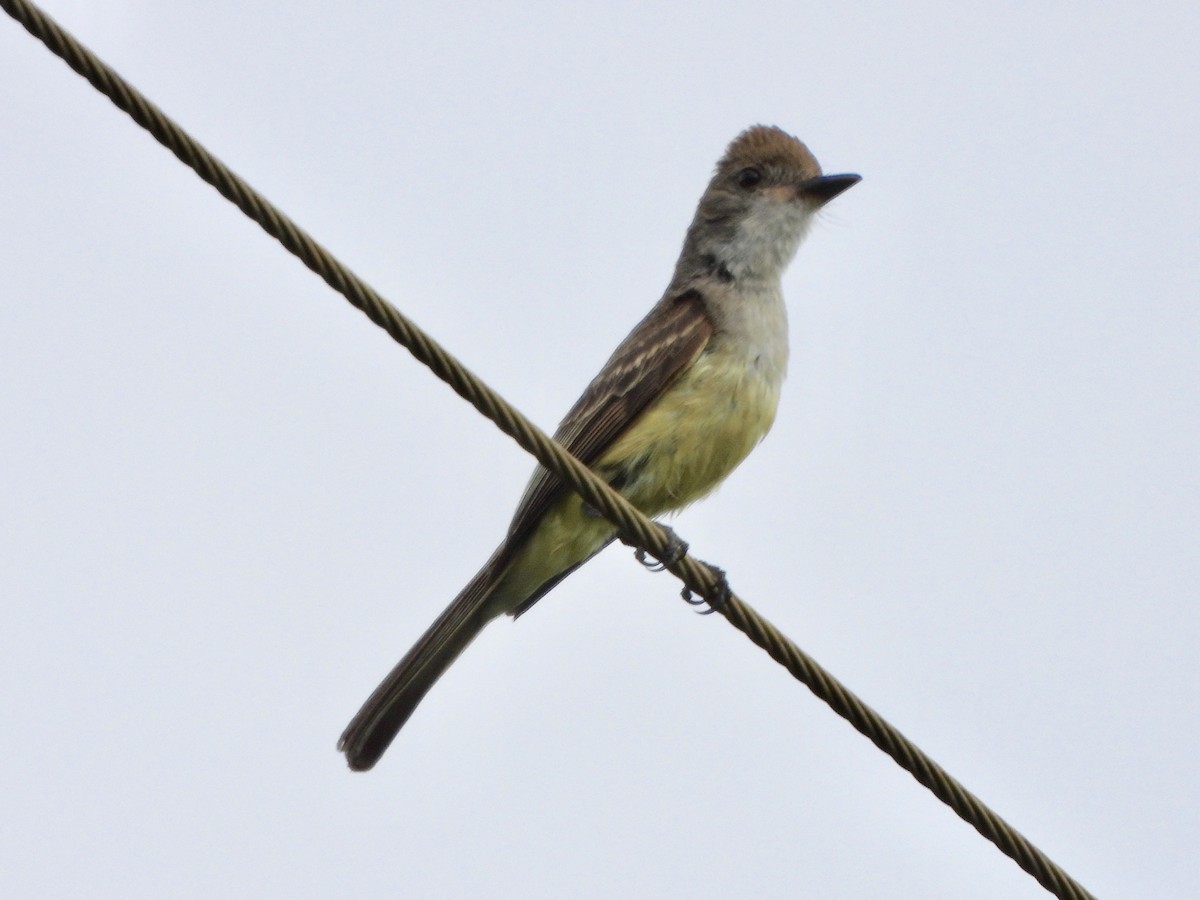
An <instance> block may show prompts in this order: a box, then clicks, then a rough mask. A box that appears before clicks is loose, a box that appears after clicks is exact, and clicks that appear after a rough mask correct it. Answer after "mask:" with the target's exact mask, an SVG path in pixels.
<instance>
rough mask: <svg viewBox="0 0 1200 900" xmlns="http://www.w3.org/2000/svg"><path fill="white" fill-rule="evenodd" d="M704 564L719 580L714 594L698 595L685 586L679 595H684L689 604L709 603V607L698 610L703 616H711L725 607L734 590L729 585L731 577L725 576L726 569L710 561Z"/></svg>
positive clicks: (684, 599)
mask: <svg viewBox="0 0 1200 900" xmlns="http://www.w3.org/2000/svg"><path fill="white" fill-rule="evenodd" d="M704 565H705V566H707V567H708V571H709V572H711V573H712V575H713V578H714V579H716V582H717V586H716V590H715V591H713V596H712V597H711V598H705V597H697V596H695V595H694V594H693V593H692V589H691V588H689V587H685V588H684V589H683V590H682V591H680V592H679V595H680V596H681V597H683V602H684V603H686V604H688V605H689V606H703V605H704V604H706V603H707V604H708V609H700V610H697V612H698V613H700V615H702V616H711V615H712V614H713V613H715V612H719V611H720V610H722V609H724V607H725V604H726V603H728V602H729V599H730V598H731V597H732V596H733V590H732V589H731V588H730V587H729V579H728V578H726V577H725V570H724V569H720V568H718V567H716V566H714V565H710V564H709V563H704Z"/></svg>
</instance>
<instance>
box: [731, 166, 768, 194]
mask: <svg viewBox="0 0 1200 900" xmlns="http://www.w3.org/2000/svg"><path fill="white" fill-rule="evenodd" d="M762 178H763V173H762V170H761V169H758V168H755V167H754V166H750V167H749V168H746V169H742V171H740V172H738V173H737V183H738V187H744V188H747V189H749V188H752V187H754V186H755V185H756V184H758V183H759V182H760V181H762Z"/></svg>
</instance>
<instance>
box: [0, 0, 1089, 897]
mask: <svg viewBox="0 0 1200 900" xmlns="http://www.w3.org/2000/svg"><path fill="white" fill-rule="evenodd" d="M0 7H2V8H3V9H4V10H5V12H7V13H8V14H9V15H10V16H12V17H13V18H14V19H16V20H17V21H18V22H20V23H21V24H22V25H23V26H24V27H25V29H26V30H27V31H28V32H29V33H30V34H32V35H33V36H34V37H36V38H37V39H38V40H40V41H41V42H42V43H43V44H45V45H46V46H47V47H48V48H49V49H50V50H51V52H53V53H54V54H55V55H57V56H59V57H61V58H62V59H63V61H65V62H66V63H67V65H69V66H70V67H71V68H72V69H74V70H75V71H76V72H78V73H79V74H80V75H82V76H83V77H84V78H86V79H87V80H88V81H89V82H91V84H92V86H93V87H95V88H96V89H97V90H98V91H100V93H102V94H104V95H105V96H106V97H108V98H109V99H110V100H111V101H112V102H113V103H114V104H116V106H117V107H118V108H120V109H121V110H123V111H124V112H126V113H128V114H129V116H130V117H131V118H132V119H133V120H134V121H135V122H137V123H138V124H139V125H141V126H142V127H143V128H145V129H146V130H147V131H149V132H150V134H152V135H153V136H154V138H155V139H156V140H157V141H158V142H159V143H161V144H162V145H163V146H165V147H166V148H167V149H168V150H170V151H171V152H172V153H174V154H175V156H176V157H178V158H179V160H180V161H181V162H182V163H184V164H185V165H186V166H188V167H189V168H190V169H192V170H193V171H194V172H195V173H196V174H197V175H199V176H200V177H201V178H202V179H204V181H206V182H208V183H209V184H210V185H212V186H213V187H214V188H216V189H217V191H219V192H220V194H221V195H222V196H223V197H225V198H226V199H227V200H230V201H231V202H232V203H234V204H235V205H236V206H237V207H238V208H239V209H240V210H242V212H244V213H245V214H246V215H247V216H249V217H250V218H251V219H253V220H254V221H255V222H257V223H258V224H259V225H260V226H261V227H262V229H263V230H264V231H266V232H267V233H268V234H269V235H271V236H272V237H274V238H275V239H276V240H278V241H279V242H280V243H281V244H283V246H284V247H286V248H287V250H288V251H289V252H290V253H292V254H293V255H294V256H296V257H297V258H298V259H299V260H300V261H301V262H303V263H304V265H306V266H307V267H308V268H309V269H311V270H312V271H313V272H315V273H316V274H317V275H319V276H321V278H322V279H324V281H325V282H326V283H327V284H328V285H329V286H330V287H332V288H333V289H334V290H335V291H337V292H338V293H340V294H341V295H342V296H344V297H345V298H346V299H347V300H349V301H350V302H351V303H352V304H354V306H356V307H358V309H360V310H362V312H363V313H365V314H366V316H367V318H369V319H370V320H371V321H372V322H374V323H375V324H376V325H378V326H379V327H381V328H382V329H384V331H386V332H387V333H388V334H389V335H391V336H392V338H393V339H395V340H396V342H397V343H399V344H401V345H402V346H404V347H405V348H406V349H408V350H409V352H410V353H412V354H413V356H415V357H416V358H417V359H418V360H420V361H421V362H422V363H424V364H425V365H426V366H427V367H429V369H431V370H432V371H433V373H434V374H435V375H437V377H438V378H440V379H441V380H442V381H444V382H446V383H447V384H448V385H449V386H450V387H451V388H452V389H453V390H454V391H455V392H456V393H457V394H458V395H459V396H461V397H462V398H463V399H465V400H467V402H469V403H470V404H471V405H472V406H474V407H475V408H476V409H477V410H479V412H481V413H482V414H483V415H485V416H486V417H487V418H489V419H491V421H492V422H494V423H495V424H496V425H497V427H499V428H500V430H501V431H503V432H504V433H505V434H507V435H509V436H510V437H512V438H513V439H514V440H515V441H516V442H517V443H518V444H520V445H521V447H522V448H524V449H525V450H526V451H528V452H529V453H530V454H532V455H533V456H534V457H535V458H536V459H537V461H538V462H539V463H541V464H542V465H544V466H545V467H546V468H547V469H549V470H551V471H552V472H554V473H555V474H556V475H558V476H559V477H560V478H562V479H563V481H564V482H566V483H567V484H569V485H570V486H571V488H572V489H574V490H575V491H577V492H578V493H579V494H580V495H581V496H582V497H583V498H584V500H585V501H586V502H587V503H588V504H589V505H591V506H592V507H593V508H595V509H597V510H599V511H600V512H601V513H602V514H603V515H604V516H605V518H607V519H609V520H610V521H612V522H613V523H614V524H616V525H617V526H618V527H619V528H620V529H621V531H622V533H623V534H624V535H625V536H626V537H627V538H628V540H629V541H630V542H631V543H633V544H635V545H637V546H639V547H641V548H644V549H645V550H646V551H648V552H649V553H650V554H651V555H653V556H655V557H656V558H658V559H663V558H665V557H669V555H670V554H671V552H672V549H673V546H674V544H673V536H672V535H671V533H670V532H668V531H667V530H665V529H663V528H662V527H661V526H659V525H657V524H655V523H654V522H652V521H650V520H649V519H647V518H646V517H645V516H643V515H642V514H641V513H639V512H638V511H637V510H636V509H635V508H634V507H633V506H632V505H631V504H630V503H629V502H628V501H626V500H625V499H624V498H623V497H622V496H621V495H620V494H618V493H616V492H615V491H614V490H612V489H611V488H610V487H609V486H608V485H607V484H606V483H604V482H603V481H602V480H601V479H599V478H598V477H597V476H596V475H594V474H593V473H592V472H591V471H590V470H589V469H588V468H587V467H586V466H584V465H583V464H582V463H581V462H579V460H577V459H575V457H573V456H571V455H570V454H569V453H567V452H566V451H565V450H563V449H562V447H560V446H559V445H558V444H557V443H555V442H554V441H553V440H551V439H550V438H549V437H548V436H547V435H546V434H545V433H544V432H543V431H542V430H541V429H539V428H538V427H537V426H536V425H534V424H533V423H532V422H530V421H529V420H528V419H527V418H525V416H523V415H522V414H521V413H520V412H518V411H517V410H516V409H514V408H513V407H512V406H511V405H509V404H508V403H507V402H506V401H505V400H504V399H503V398H502V397H501V396H500V395H499V394H497V393H496V392H495V391H493V390H492V389H491V388H489V387H488V386H487V385H486V384H484V383H483V382H482V381H481V380H480V379H479V378H478V377H476V376H475V375H474V374H473V373H471V372H470V371H469V370H468V369H467V368H466V367H465V366H463V365H462V364H461V363H459V362H458V360H456V359H455V358H454V357H453V356H451V355H450V354H449V353H448V352H447V351H446V350H445V349H444V348H442V347H441V345H439V344H438V343H437V342H436V341H435V340H433V338H431V337H430V336H429V335H427V334H425V332H423V331H422V330H421V329H420V328H418V327H417V326H416V325H415V324H413V323H412V322H411V321H409V320H408V319H407V318H406V317H405V316H404V315H402V314H401V313H400V312H399V311H398V310H397V309H396V308H395V307H393V306H392V305H391V304H389V303H388V302H387V301H386V300H384V299H383V297H381V296H380V295H379V294H378V293H376V292H375V291H374V290H373V289H372V288H371V287H370V286H369V285H367V284H366V283H365V282H364V281H362V280H361V279H360V278H359V277H358V276H356V275H355V274H354V273H353V272H351V271H350V270H349V269H348V268H346V267H345V266H344V265H342V264H341V263H340V262H339V261H338V260H337V259H335V258H334V257H333V256H332V255H331V254H330V253H329V252H328V251H327V250H326V249H325V248H324V247H322V246H321V245H320V244H319V243H317V242H316V241H315V240H314V239H313V238H312V237H311V236H310V235H309V234H308V233H307V232H305V231H304V230H303V229H301V228H300V227H299V226H298V225H296V224H295V223H294V222H293V221H292V220H291V219H289V218H288V217H287V216H286V215H284V214H283V213H282V212H281V211H280V210H278V209H276V208H275V207H274V206H273V205H272V204H271V203H270V202H268V201H267V200H266V198H264V197H262V196H261V195H260V194H258V192H256V191H255V190H254V189H253V188H251V187H250V186H249V185H248V184H246V183H245V182H244V181H242V179H241V178H239V177H238V176H237V175H235V174H234V173H233V172H232V171H231V170H230V169H229V168H228V167H226V166H225V165H224V164H223V163H222V162H221V161H220V160H218V159H216V157H214V156H213V155H212V154H210V153H209V152H208V151H207V150H206V149H205V148H204V147H202V146H201V145H200V144H199V143H198V142H196V141H195V140H193V139H192V137H191V136H190V135H188V134H187V133H186V132H185V131H184V130H183V129H182V128H180V127H179V126H178V125H176V124H175V123H174V122H173V121H172V120H171V119H170V118H168V117H167V116H166V115H165V114H164V113H163V112H162V111H161V110H160V109H159V108H158V107H157V106H155V105H154V104H153V103H151V102H150V101H149V100H148V99H146V97H144V96H143V95H142V94H141V93H140V92H139V91H138V90H137V89H135V88H134V87H133V86H132V85H130V84H129V83H128V82H126V81H125V80H124V79H123V78H121V76H120V75H118V74H117V73H116V72H115V71H113V70H112V69H110V68H109V67H108V66H107V65H105V64H104V63H103V62H101V61H100V60H99V59H98V58H97V57H96V56H95V55H94V54H92V53H91V51H89V50H88V49H87V48H86V47H84V46H83V45H82V44H80V43H79V42H78V41H76V40H75V39H74V38H73V37H72V36H71V35H70V34H68V33H67V32H66V31H65V30H63V29H62V28H61V27H60V26H59V25H58V23H56V22H55V21H54V20H53V19H51V18H50V17H49V16H47V15H46V14H45V13H44V12H42V11H41V10H40V9H38V8H37V7H36V6H34V5H33V4H31V3H27V2H25V0H0ZM668 568H669V569H670V571H671V572H672V573H674V574H675V575H676V576H677V577H678V578H679V579H680V580H681V581H683V583H684V584H685V585H687V588H688V589H689V590H691V591H694V592H695V593H697V594H699V595H700V596H702V597H705V598H707V599H709V600H716V599H718V598H719V597H720V590H721V588H722V581H721V578H720V576H718V575H717V574H716V573H714V572H713V571H712V570H711V569H710V568H709V567H708V566H707V565H706V564H704V563H702V562H700V561H698V560H696V559H694V558H692V557H691V556H684V557H683V558H682V559H680V560H679V561H678V562H675V563H673V564H672V565H670V566H668ZM718 611H719V612H720V613H721V614H722V615H724V616H725V618H726V619H728V620H729V621H730V623H732V624H733V626H734V627H735V628H737V629H739V630H740V631H742V632H743V633H744V634H745V635H746V636H747V637H749V638H750V640H752V641H753V642H754V643H755V644H757V645H758V646H760V647H762V648H763V649H764V650H766V651H767V653H768V655H770V657H771V658H772V659H774V660H775V661H776V662H778V663H779V664H780V665H782V666H783V667H784V668H786V669H787V670H788V671H789V672H791V673H792V675H793V676H795V678H797V679H798V680H799V681H801V682H803V683H804V684H805V685H807V686H808V688H809V690H811V691H812V692H813V693H814V694H815V695H816V696H817V697H819V698H820V699H821V700H823V701H824V702H825V703H827V704H828V705H829V706H830V707H831V708H832V709H833V710H834V711H835V712H836V713H837V714H838V715H840V716H842V717H843V718H844V719H846V720H847V721H848V722H850V724H851V725H853V726H854V728H855V729H857V730H858V731H859V732H861V733H862V734H863V735H865V736H866V737H868V738H869V739H870V740H871V742H872V743H873V744H875V746H877V747H878V748H879V749H880V750H882V751H883V752H884V753H886V754H888V756H890V757H891V758H892V759H893V760H895V762H896V763H897V764H898V765H900V766H901V767H902V768H904V769H905V770H907V771H908V772H909V773H910V774H912V776H913V777H914V778H915V779H916V780H917V781H919V782H920V783H921V784H923V785H924V786H925V787H927V788H929V790H930V791H932V792H933V794H934V795H935V796H937V797H938V799H940V800H941V801H942V802H943V803H945V804H946V805H947V806H949V807H950V808H951V809H953V810H954V811H955V812H956V813H957V814H958V815H959V816H960V817H961V818H962V819H964V820H966V821H967V822H969V823H970V824H971V825H972V826H973V827H974V828H975V830H976V831H978V832H979V833H980V834H981V835H983V836H984V837H985V838H987V839H988V840H989V841H991V842H992V843H993V844H995V845H996V847H998V848H999V849H1000V850H1001V852H1003V853H1004V854H1005V855H1007V856H1009V857H1011V858H1012V859H1013V860H1014V861H1015V862H1016V863H1017V865H1019V866H1020V867H1021V868H1022V869H1024V870H1025V871H1026V872H1028V873H1029V874H1030V875H1032V876H1033V877H1034V878H1035V879H1037V881H1038V883H1039V884H1041V885H1042V886H1043V887H1044V888H1046V890H1048V891H1049V892H1050V893H1052V894H1054V895H1055V896H1056V897H1060V898H1064V900H1068V898H1069V900H1085V898H1091V900H1094V898H1093V895H1092V894H1090V893H1088V891H1087V890H1085V889H1084V888H1083V887H1082V886H1081V885H1080V884H1079V883H1078V882H1076V881H1075V880H1074V879H1072V878H1071V876H1069V875H1068V874H1067V873H1066V872H1065V871H1063V870H1062V869H1061V868H1060V867H1059V866H1058V865H1056V864H1055V863H1054V862H1053V861H1051V860H1050V859H1049V858H1048V857H1047V856H1046V855H1045V854H1044V853H1042V852H1041V851H1040V850H1039V849H1038V848H1037V847H1035V846H1034V845H1033V844H1032V843H1030V842H1029V841H1028V840H1027V839H1026V838H1025V837H1024V836H1022V835H1021V834H1020V833H1019V832H1017V831H1016V830H1015V829H1014V828H1012V826H1010V825H1009V824H1008V823H1007V822H1005V821H1004V820H1003V819H1002V818H1000V816H998V815H996V813H994V812H992V810H991V809H989V808H988V807H987V805H986V804H984V803H983V802H982V801H981V800H979V798H977V797H976V796H975V795H974V794H972V793H971V792H970V791H968V790H967V789H966V788H964V787H963V786H962V785H961V784H959V782H958V781H956V780H955V779H954V778H952V777H951V776H950V774H949V773H947V772H946V771H945V770H944V769H943V768H942V767H941V766H939V765H938V764H937V763H935V762H934V761H933V760H932V759H930V758H929V757H928V756H926V755H925V753H923V752H922V751H921V750H920V748H918V747H917V746H916V745H915V744H913V743H912V742H911V741H909V740H908V739H907V738H905V737H904V735H902V734H901V733H900V732H899V731H897V730H896V729H895V728H894V727H892V726H891V725H890V724H888V723H887V722H886V721H885V720H884V719H883V718H882V717H881V716H880V715H879V714H878V713H876V712H875V711H874V710H872V709H871V708H870V707H869V706H867V705H866V704H865V703H863V702H862V701H861V700H859V699H858V697H856V696H855V695H854V694H853V693H852V692H851V691H849V690H848V689H847V688H846V687H845V686H844V685H842V684H841V683H840V682H839V681H838V680H837V679H836V678H834V677H833V676H832V675H831V674H829V673H828V672H827V671H825V669H823V668H822V667H821V666H820V664H818V663H817V662H816V660H814V659H813V658H812V657H810V656H809V655H808V654H806V653H805V652H804V651H803V650H801V649H800V648H799V647H797V646H796V645H795V644H794V643H792V642H791V641H790V640H789V639H788V638H787V637H785V636H784V635H783V634H781V633H780V632H779V631H778V629H776V628H775V626H773V625H772V624H771V623H770V622H768V621H766V620H765V619H763V618H762V617H761V616H759V615H758V613H756V612H755V611H754V610H753V609H751V608H750V607H749V606H747V605H746V604H745V603H744V602H742V601H741V600H740V599H738V598H737V597H736V596H733V595H729V596H728V597H727V598H725V599H724V602H722V603H720V604H719V606H718Z"/></svg>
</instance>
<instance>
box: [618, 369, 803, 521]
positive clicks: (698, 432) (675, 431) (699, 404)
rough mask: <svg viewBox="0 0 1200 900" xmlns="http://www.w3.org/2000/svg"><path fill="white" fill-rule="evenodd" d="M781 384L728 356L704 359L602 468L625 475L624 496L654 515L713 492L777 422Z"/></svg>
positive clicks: (643, 418)
mask: <svg viewBox="0 0 1200 900" xmlns="http://www.w3.org/2000/svg"><path fill="white" fill-rule="evenodd" d="M778 404H779V385H778V384H777V383H772V382H771V381H770V380H768V379H767V378H765V377H763V376H762V375H760V374H759V373H758V372H757V371H756V370H755V369H753V368H752V367H750V368H748V367H747V366H746V365H745V364H744V362H742V361H740V360H733V361H731V360H730V359H729V358H728V357H727V356H726V355H725V354H720V353H713V354H705V355H703V356H701V357H700V358H699V359H697V360H696V362H695V363H694V364H693V365H692V367H691V369H690V370H689V371H688V372H687V373H685V374H684V376H683V377H682V378H680V380H679V381H678V382H676V383H675V384H674V385H672V386H671V388H670V389H669V390H668V391H667V393H666V394H665V395H663V397H662V399H660V400H659V402H658V403H657V404H655V405H654V406H653V407H652V408H651V409H649V410H648V411H646V412H645V413H643V414H642V416H641V417H640V418H639V419H638V420H637V421H636V422H635V423H634V425H633V426H632V427H631V428H630V429H629V430H628V431H627V432H626V433H625V434H624V435H622V436H621V437H620V438H618V439H617V441H616V442H615V443H614V444H613V446H612V447H611V448H610V449H609V451H608V452H607V453H605V454H604V456H602V457H601V458H600V460H599V463H598V465H597V467H596V468H597V469H599V470H600V471H601V472H605V471H608V470H613V469H621V470H625V471H626V472H628V473H629V480H628V481H627V482H626V483H624V484H622V485H621V493H622V494H624V495H625V496H626V497H628V498H629V500H630V502H632V503H633V504H634V505H635V506H637V507H638V508H639V509H640V510H642V511H643V512H645V513H646V514H647V515H651V516H653V515H658V514H659V513H662V512H667V511H670V510H678V509H681V508H682V507H684V506H687V505H688V504H689V503H692V502H694V501H696V500H699V499H700V498H701V497H703V496H705V495H706V494H708V493H710V492H711V491H712V490H713V489H714V488H715V487H716V486H717V485H718V484H720V482H721V480H722V479H723V478H725V476H726V475H728V474H729V473H730V472H732V471H733V470H734V469H735V468H736V467H737V465H738V464H739V463H740V462H741V461H742V460H743V459H745V458H746V456H747V455H748V454H749V453H750V451H751V450H753V449H754V447H755V446H756V445H757V444H758V442H759V441H761V440H762V439H763V438H764V437H765V436H766V434H767V431H768V430H769V429H770V427H771V423H772V422H774V421H775V410H776V407H777V406H778Z"/></svg>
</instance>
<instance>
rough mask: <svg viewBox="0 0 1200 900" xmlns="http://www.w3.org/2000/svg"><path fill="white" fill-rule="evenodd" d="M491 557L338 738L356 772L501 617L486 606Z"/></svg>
mask: <svg viewBox="0 0 1200 900" xmlns="http://www.w3.org/2000/svg"><path fill="white" fill-rule="evenodd" d="M498 556H499V553H497V554H496V556H493V557H492V559H490V560H489V561H488V563H487V564H486V565H485V566H484V567H483V568H482V569H480V570H479V573H478V574H477V575H476V576H475V577H474V578H472V579H471V581H470V583H469V584H468V585H467V586H466V587H465V588H463V590H462V592H461V593H460V594H459V595H458V596H457V597H455V598H454V601H453V602H452V603H451V604H450V605H449V606H448V607H446V610H445V612H443V613H442V614H441V615H440V616H438V617H437V620H436V621H435V622H434V623H433V624H432V625H430V626H429V630H428V631H426V632H425V633H424V634H423V635H421V639H420V640H418V641H417V643H416V644H415V645H414V646H413V648H412V649H411V650H409V651H408V653H407V654H405V656H404V659H402V660H400V662H398V663H397V664H396V667H395V668H394V669H392V671H391V673H390V674H389V675H388V677H387V678H385V679H384V680H383V683H382V684H380V685H379V687H377V688H376V689H375V692H374V693H373V694H371V696H370V697H368V698H367V702H366V703H364V704H363V706H362V709H360V710H359V711H358V715H356V716H355V717H354V718H353V719H352V720H351V721H350V724H349V725H347V726H346V730H345V731H343V732H342V737H341V739H340V740H339V741H338V749H339V750H340V751H342V752H343V753H345V754H346V761H347V762H348V763H349V764H350V768H351V769H354V770H355V771H356V772H362V771H366V770H367V769H369V768H371V767H372V766H374V765H375V763H377V762H379V758H380V757H381V756H383V753H384V751H385V750H387V748H388V746H389V745H390V744H391V743H392V741H393V740H395V738H396V735H397V734H398V733H399V732H400V729H401V728H402V727H403V726H404V723H405V722H407V721H408V717H409V716H411V715H412V714H413V710H415V709H416V708H417V704H419V703H420V702H421V699H422V698H423V697H424V696H425V694H426V693H427V692H428V691H429V689H430V688H431V687H433V685H434V683H435V682H436V681H437V680H438V679H439V678H441V677H442V673H443V672H445V671H446V670H447V669H448V668H450V665H451V664H452V663H453V662H454V661H455V660H456V659H458V655H459V654H460V653H462V652H463V650H465V649H466V648H467V645H468V644H470V643H471V641H473V640H475V637H476V636H477V635H478V634H479V632H481V631H483V629H484V626H486V625H487V624H488V622H490V621H491V620H492V619H493V618H494V617H495V616H496V614H497V613H498V612H499V611H500V610H497V609H496V607H495V605H494V604H491V603H489V600H491V599H492V595H493V593H494V592H495V590H496V588H497V587H498V585H499V582H500V577H501V576H502V575H503V570H502V569H500V571H497V569H498V567H497V565H496V563H497V557H498Z"/></svg>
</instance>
